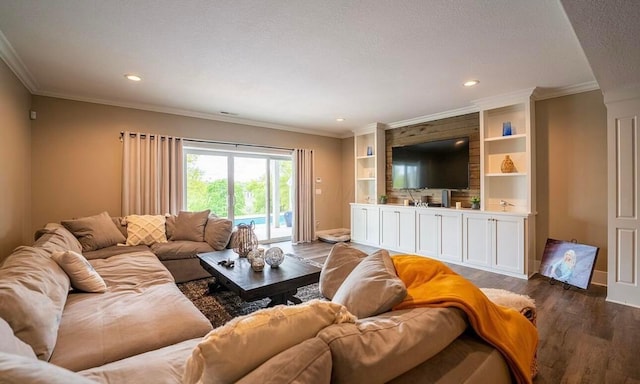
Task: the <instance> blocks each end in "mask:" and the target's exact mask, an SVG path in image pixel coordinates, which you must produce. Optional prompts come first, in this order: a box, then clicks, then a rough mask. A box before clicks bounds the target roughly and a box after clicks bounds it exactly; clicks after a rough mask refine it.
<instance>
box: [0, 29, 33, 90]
mask: <svg viewBox="0 0 640 384" xmlns="http://www.w3.org/2000/svg"><path fill="white" fill-rule="evenodd" d="M0 57H1V58H2V60H4V62H5V63H7V66H8V67H9V68H11V70H12V71H13V73H15V74H16V76H18V79H20V81H21V82H22V84H24V86H25V87H26V88H27V89H28V90H29V92H31V93H34V92H35V91H36V90H37V89H38V88H39V87H38V82H37V81H36V80H35V78H34V77H33V75H32V74H31V72H29V70H28V69H27V66H26V65H24V63H23V62H22V60H21V59H20V56H18V53H17V52H16V51H15V49H13V46H12V45H11V43H9V40H7V38H6V36H5V35H4V33H2V31H0Z"/></svg>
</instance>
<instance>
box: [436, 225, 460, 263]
mask: <svg viewBox="0 0 640 384" xmlns="http://www.w3.org/2000/svg"><path fill="white" fill-rule="evenodd" d="M439 221H440V228H439V231H438V234H439V241H438V242H439V248H438V258H440V259H443V260H449V261H456V262H461V261H462V220H461V215H459V214H455V213H454V214H452V213H443V214H440V220H439Z"/></svg>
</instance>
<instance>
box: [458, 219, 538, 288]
mask: <svg viewBox="0 0 640 384" xmlns="http://www.w3.org/2000/svg"><path fill="white" fill-rule="evenodd" d="M525 222H526V219H525V217H524V216H507V215H504V216H502V215H493V214H489V213H469V214H465V215H463V257H464V263H465V264H469V265H473V266H476V267H480V268H483V269H488V270H493V271H500V272H506V273H509V274H514V275H516V276H526V275H527V272H528V271H526V270H525V264H526V261H527V259H526V244H525Z"/></svg>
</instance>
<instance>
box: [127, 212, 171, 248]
mask: <svg viewBox="0 0 640 384" xmlns="http://www.w3.org/2000/svg"><path fill="white" fill-rule="evenodd" d="M126 220H127V245H140V244H143V245H153V244H155V243H166V242H167V235H166V233H165V221H166V219H165V217H164V216H162V215H129V216H127V218H126Z"/></svg>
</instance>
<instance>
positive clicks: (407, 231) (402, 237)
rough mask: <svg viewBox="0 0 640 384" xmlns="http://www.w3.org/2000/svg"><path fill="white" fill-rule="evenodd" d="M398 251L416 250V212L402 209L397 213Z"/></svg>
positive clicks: (412, 251)
mask: <svg viewBox="0 0 640 384" xmlns="http://www.w3.org/2000/svg"><path fill="white" fill-rule="evenodd" d="M396 248H397V249H398V251H402V252H407V253H414V252H415V251H416V212H415V210H414V209H409V210H407V209H403V210H400V211H399V213H398V245H397V247H396Z"/></svg>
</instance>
